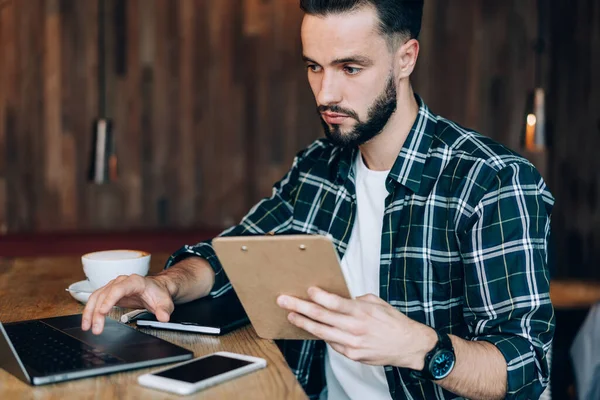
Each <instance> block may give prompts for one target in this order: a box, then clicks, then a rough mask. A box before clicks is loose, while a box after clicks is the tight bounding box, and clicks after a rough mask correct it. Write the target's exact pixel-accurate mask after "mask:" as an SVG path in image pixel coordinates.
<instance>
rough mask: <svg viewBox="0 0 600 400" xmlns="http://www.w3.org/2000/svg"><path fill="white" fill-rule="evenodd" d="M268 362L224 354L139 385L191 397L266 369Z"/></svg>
mask: <svg viewBox="0 0 600 400" xmlns="http://www.w3.org/2000/svg"><path fill="white" fill-rule="evenodd" d="M266 366H267V361H266V360H264V359H262V358H258V357H251V356H246V355H242V354H236V353H229V352H226V351H220V352H217V353H213V354H209V355H207V356H204V357H200V358H196V359H193V360H190V361H186V362H183V363H181V364H177V365H175V366H173V367H169V368H165V369H162V370H159V371H156V372H153V373H151V374H144V375H141V376H139V377H138V383H139V384H140V385H142V386H146V387H149V388H152V389H158V390H164V391H167V392H172V393H176V394H182V395H186V394H191V393H194V392H197V391H198V390H202V389H205V388H207V387H210V386H214V385H217V384H219V383H222V382H225V381H228V380H230V379H233V378H237V377H238V376H242V375H245V374H248V373H250V372H252V371H256V370H259V369H261V368H265V367H266Z"/></svg>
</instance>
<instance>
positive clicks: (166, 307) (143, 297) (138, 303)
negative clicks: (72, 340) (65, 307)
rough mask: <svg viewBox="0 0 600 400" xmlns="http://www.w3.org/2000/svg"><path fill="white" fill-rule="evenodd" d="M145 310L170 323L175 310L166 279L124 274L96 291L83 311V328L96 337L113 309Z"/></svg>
mask: <svg viewBox="0 0 600 400" xmlns="http://www.w3.org/2000/svg"><path fill="white" fill-rule="evenodd" d="M115 305H117V306H120V307H127V308H145V309H146V310H148V311H150V312H151V313H153V314H154V315H155V316H156V319H158V320H159V321H161V322H168V321H169V316H170V315H171V313H172V312H173V310H174V309H175V305H174V304H173V299H172V295H171V293H169V290H168V287H167V284H166V282H165V281H164V276H148V277H142V276H140V275H130V276H127V275H121V276H119V277H117V278H116V279H114V280H112V281H110V282H109V283H108V284H106V285H105V286H103V287H101V288H100V289H98V290H96V291H95V292H94V293H92V294H91V295H90V298H89V300H88V302H87V305H86V306H85V309H84V310H83V316H82V321H81V329H83V330H84V331H87V330H89V329H90V327H91V328H92V332H93V333H94V334H96V335H99V334H100V333H102V330H103V329H104V319H105V318H106V316H107V315H108V313H109V312H110V310H111V309H112V308H113V306H115Z"/></svg>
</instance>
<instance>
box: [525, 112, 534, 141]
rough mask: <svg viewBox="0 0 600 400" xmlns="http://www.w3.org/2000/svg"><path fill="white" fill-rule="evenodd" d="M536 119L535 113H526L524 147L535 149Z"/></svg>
mask: <svg viewBox="0 0 600 400" xmlns="http://www.w3.org/2000/svg"><path fill="white" fill-rule="evenodd" d="M536 121H537V119H536V118H535V115H533V114H529V115H527V126H526V130H525V149H527V150H535V147H536V146H535V123H536Z"/></svg>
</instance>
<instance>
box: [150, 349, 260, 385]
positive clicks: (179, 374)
mask: <svg viewBox="0 0 600 400" xmlns="http://www.w3.org/2000/svg"><path fill="white" fill-rule="evenodd" d="M249 364H252V362H251V361H245V360H240V359H237V358H230V357H223V356H219V355H212V356H209V357H206V358H202V359H200V360H197V361H194V362H190V363H187V364H185V365H181V366H179V367H175V368H172V369H168V370H166V371H163V372H160V373H158V374H154V375H156V376H162V377H165V378H170V379H175V380H178V381H184V382H189V383H196V382H200V381H203V380H205V379H208V378H212V377H213V376H217V375H220V374H224V373H225V372H229V371H232V370H234V369H238V368H241V367H244V366H246V365H249Z"/></svg>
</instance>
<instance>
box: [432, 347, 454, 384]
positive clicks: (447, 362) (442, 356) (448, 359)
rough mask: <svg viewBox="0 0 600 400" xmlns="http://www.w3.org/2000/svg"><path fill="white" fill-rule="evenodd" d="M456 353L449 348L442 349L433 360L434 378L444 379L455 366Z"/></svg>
mask: <svg viewBox="0 0 600 400" xmlns="http://www.w3.org/2000/svg"><path fill="white" fill-rule="evenodd" d="M454 361H455V360H454V353H453V352H451V351H448V350H442V351H440V352H439V353H437V354H436V355H435V356H434V357H433V359H432V360H431V375H433V378H434V379H443V378H445V377H446V376H448V374H450V371H452V367H454Z"/></svg>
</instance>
